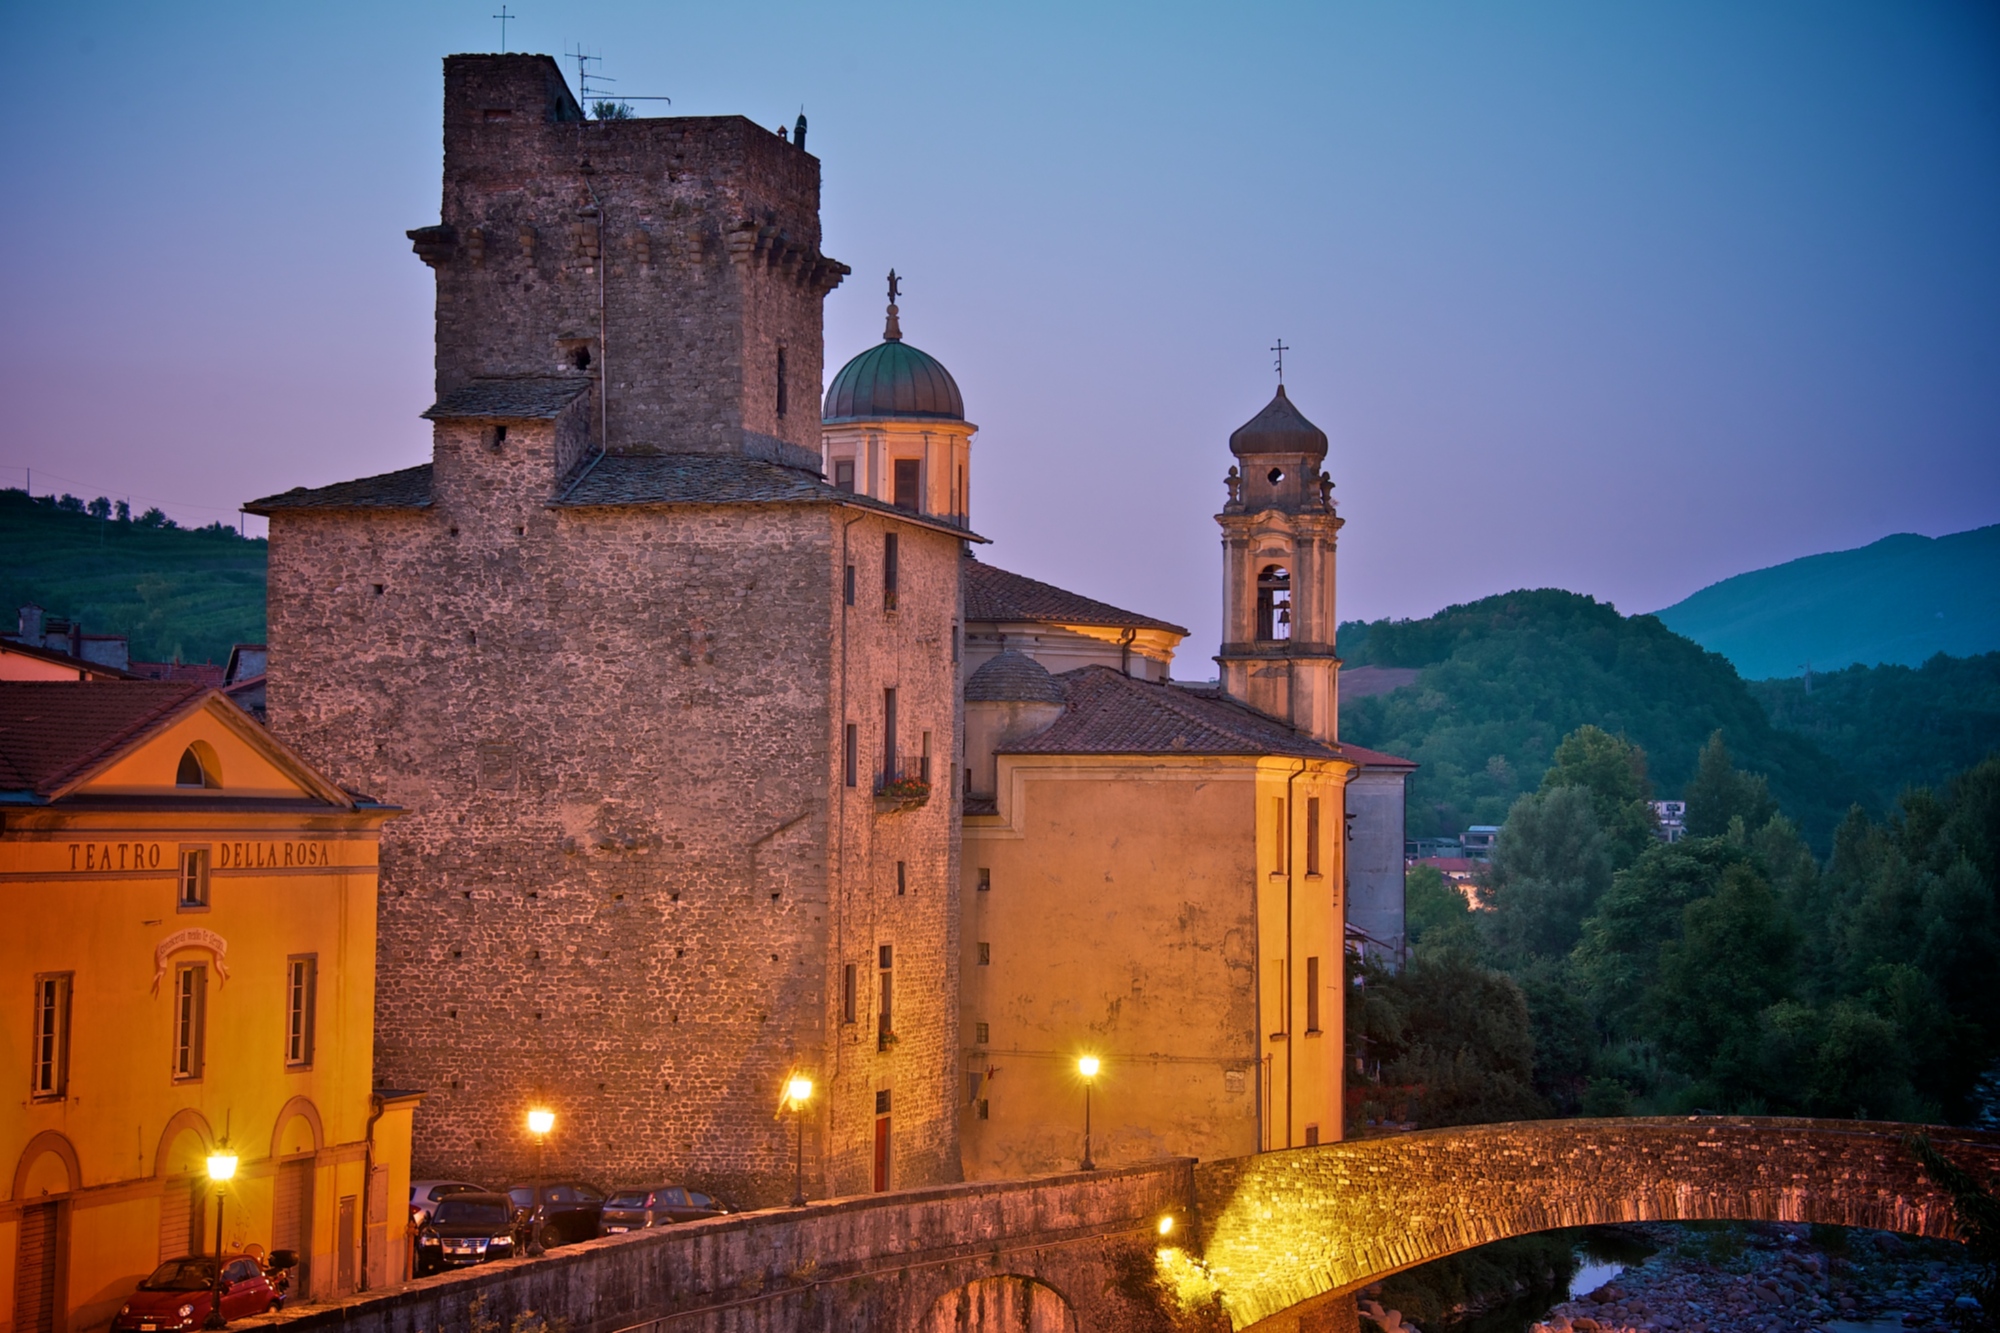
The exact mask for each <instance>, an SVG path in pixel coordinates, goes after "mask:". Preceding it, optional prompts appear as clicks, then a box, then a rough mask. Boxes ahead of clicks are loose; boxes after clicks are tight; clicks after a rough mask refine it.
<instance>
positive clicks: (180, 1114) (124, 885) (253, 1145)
mask: <svg viewBox="0 0 2000 1333" xmlns="http://www.w3.org/2000/svg"><path fill="white" fill-rule="evenodd" d="M396 813H397V811H396V810H394V809H393V808H391V807H387V806H383V805H380V804H377V803H375V802H372V801H370V800H368V799H367V798H366V797H362V796H357V795H355V794H353V793H351V792H347V791H344V790H342V789H341V788H340V787H338V786H336V785H335V784H334V783H332V782H331V781H329V780H328V779H326V778H325V777H323V776H321V775H320V774H318V773H316V772H315V771H314V770H313V769H312V768H311V767H309V766H308V765H307V764H305V763H304V762H303V761H302V760H301V759H299V758H298V756H296V755H295V754H293V753H292V752H291V751H289V750H288V749H286V748H285V747H284V746H283V745H281V744H279V743H278V742H277V741H275V740H273V739H272V738H271V737H270V735H269V734H267V733H266V732H265V731H264V730H263V728H261V727H260V726H258V724H257V723H256V722H255V721H254V720H253V719H252V718H250V717H249V716H248V715H247V714H245V713H244V712H243V711H242V710H240V709H239V708H237V707H236V706H235V705H234V704H233V703H231V702H229V700H228V699H226V698H225V697H224V696H223V695H222V694H220V693H219V692H217V691H214V690H210V689H205V688H202V687H199V686H191V685H187V684H181V683H167V682H150V681H144V682H141V681H105V682H76V683H45V682H16V681H7V682H0V893H4V895H5V915H6V920H7V923H8V925H7V929H6V930H5V931H4V932H0V1056H4V1058H0V1071H4V1076H5V1077H6V1078H8V1079H10V1080H12V1081H13V1083H14V1088H13V1089H12V1091H11V1092H10V1094H9V1095H8V1096H7V1097H5V1098H4V1099H0V1172H6V1173H8V1174H7V1175H6V1176H5V1177H4V1178H0V1185H4V1186H5V1187H6V1190H7V1193H6V1195H5V1201H4V1203H0V1329H4V1330H11V1331H12V1333H30V1331H34V1333H40V1331H41V1330H82V1329H88V1328H93V1327H101V1326H103V1325H104V1324H105V1323H106V1322H107V1321H108V1320H109V1319H110V1318H111V1317H112V1316H113V1315H114V1314H115V1313H116V1312H117V1310H118V1308H119V1306H120V1305H121V1304H122V1302H123V1301H124V1299H125V1297H126V1296H127V1295H128V1294H129V1293H130V1292H131V1291H132V1290H133V1288H134V1287H135V1286H136V1285H137V1283H138V1282H139V1281H140V1279H142V1278H143V1277H145V1276H146V1274H148V1273H149V1272H151V1271H152V1270H153V1268H154V1267H155V1266H157V1265H158V1264H159V1263H160V1262H161V1261H163V1260H165V1259H172V1258H176V1257H179V1256H181V1255H186V1254H193V1253H213V1252H214V1251H215V1248H216V1244H217V1220H218V1211H219V1213H220V1222H221V1245H222V1248H223V1250H224V1251H225V1252H236V1251H240V1250H244V1249H246V1248H248V1247H251V1246H258V1247H262V1248H263V1249H264V1250H267V1251H268V1250H272V1249H279V1248H288V1249H293V1250H296V1251H298V1252H299V1254H300V1255H301V1263H300V1266H299V1269H298V1270H297V1271H296V1272H295V1273H294V1274H293V1284H292V1297H293V1300H294V1301H295V1302H297V1301H301V1300H311V1299H314V1298H325V1297H331V1296H335V1295H340V1294H345V1293H347V1292H350V1291H353V1290H356V1289H359V1288H360V1287H362V1286H373V1285H380V1284H383V1283H387V1282H392V1281H398V1280H401V1279H402V1278H403V1277H404V1276H405V1275H406V1272H407V1262H408V1259H407V1254H408V1248H407V1247H408V1238H407V1234H406V1231H407V1228H406V1225H405V1219H406V1216H407V1209H406V1206H405V1203H404V1201H405V1200H406V1199H407V1197H408V1190H409V1142H410V1117H411V1114H412V1112H413V1111H414V1109H415V1107H416V1104H417V1101H418V1100H419V1098H418V1096H417V1094H415V1093H396V1092H389V1091H381V1090H377V1089H375V1088H374V1087H373V1086H372V1071H373V1019H374V1007H375V909H376V877H375V871H376V846H377V838H378V834H379V831H380V829H381V826H382V824H383V822H384V821H385V820H387V819H388V818H390V817H392V816H393V815H395V814H396ZM222 1149H226V1150H227V1151H228V1152H231V1153H234V1154H235V1155H236V1156H237V1158H238V1161H239V1165H238V1167H237V1169H236V1171H235V1175H234V1178H233V1179H232V1180H230V1181H229V1183H228V1184H227V1185H226V1186H221V1187H216V1186H213V1185H212V1184H211V1183H210V1182H209V1181H208V1179H207V1175H208V1172H207V1167H206V1163H207V1159H208V1158H209V1156H210V1154H211V1153H213V1152H217V1151H218V1150H222Z"/></svg>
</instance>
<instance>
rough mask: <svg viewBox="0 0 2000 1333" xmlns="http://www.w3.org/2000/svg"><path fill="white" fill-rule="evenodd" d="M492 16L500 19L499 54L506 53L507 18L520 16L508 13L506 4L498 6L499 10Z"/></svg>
mask: <svg viewBox="0 0 2000 1333" xmlns="http://www.w3.org/2000/svg"><path fill="white" fill-rule="evenodd" d="M493 17H494V18H496V19H499V20H500V54H501V55H503V56H504V55H506V54H507V20H508V19H517V18H519V17H521V16H520V15H519V14H509V13H508V12H507V6H505V5H502V6H500V12H499V13H498V14H495V15H493Z"/></svg>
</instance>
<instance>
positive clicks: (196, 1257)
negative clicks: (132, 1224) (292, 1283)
mask: <svg viewBox="0 0 2000 1333" xmlns="http://www.w3.org/2000/svg"><path fill="white" fill-rule="evenodd" d="M215 1262H216V1261H215V1256H214V1255H212V1254H189V1255H183V1256H182V1257H181V1258H179V1259H169V1260H167V1262H165V1263H163V1264H161V1265H160V1266H159V1267H158V1268H156V1269H154V1270H153V1274H152V1276H151V1277H149V1278H147V1279H146V1280H145V1281H144V1282H141V1283H140V1284H139V1289H138V1290H137V1291H135V1292H133V1293H132V1296H131V1299H129V1300H127V1301H126V1302H125V1304H124V1306H123V1308H121V1309H120V1310H119V1311H118V1316H117V1318H115V1319H113V1320H112V1321H111V1328H112V1330H113V1333H156V1330H157V1331H158V1333H165V1330H168V1329H183V1328H199V1327H201V1325H202V1322H203V1321H204V1320H206V1319H207V1318H208V1310H209V1303H210V1302H211V1301H212V1300H214V1296H215ZM277 1303H278V1291H277V1288H275V1287H273V1286H272V1285H271V1281H270V1279H269V1278H268V1277H266V1276H265V1274H264V1266H263V1265H262V1264H260V1263H258V1262H257V1261H256V1260H255V1259H252V1258H250V1257H249V1256H248V1255H236V1256H234V1257H231V1258H228V1259H225V1260H223V1263H222V1317H223V1318H225V1319H243V1318H247V1317H248V1316H250V1315H253V1314H262V1313H264V1311H266V1310H268V1309H270V1308H271V1307H272V1306H273V1305H276V1304H277Z"/></svg>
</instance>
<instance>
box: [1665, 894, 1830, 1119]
mask: <svg viewBox="0 0 2000 1333" xmlns="http://www.w3.org/2000/svg"><path fill="white" fill-rule="evenodd" d="M1797 947H1798V939H1797V933H1796V931H1795V930H1794V929H1793V926H1792V922H1791V917H1790V914H1789V913H1787V912H1786V911H1785V910H1784V908H1783V905H1782V904H1781V903H1780V902H1779V901H1778V898H1777V895H1776V894H1774V893H1772V892H1771V886H1770V885H1769V884H1768V883H1767V882H1765V880H1764V877H1763V876H1762V875H1760V874H1758V873H1757V871H1756V869H1755V868H1754V867H1753V866H1751V865H1750V864H1749V863H1748V862H1747V861H1739V862H1737V863H1736V864H1733V865H1730V866H1728V867H1727V868H1726V869H1724V871H1723V872H1722V882H1721V883H1720V884H1719V885H1718V886H1717V887H1716V890H1715V892H1714V893H1712V894H1710V895H1708V896H1706V897H1702V898H1697V899H1695V900H1694V901H1692V902H1690V903H1689V904H1688V905H1687V906H1686V907H1684V908H1682V909H1681V930H1680V938H1678V939H1669V940H1667V941H1666V942H1664V943H1663V944H1661V945H1660V955H1659V956H1660V962H1659V978H1658V981H1657V982H1656V984H1655V985H1654V986H1653V987H1652V989H1651V991H1650V993H1649V994H1648V995H1647V996H1646V1004H1645V1006H1644V1013H1643V1021H1644V1024H1645V1028H1646V1035H1647V1036H1650V1037H1651V1038H1652V1039H1653V1040H1655V1041H1656V1042H1658V1043H1659V1046H1660V1049H1661V1051H1662V1052H1664V1053H1665V1054H1666V1055H1667V1057H1668V1058H1669V1059H1671V1060H1673V1061H1674V1062H1675V1063H1676V1064H1677V1065H1678V1066H1679V1067H1680V1068H1681V1069H1682V1070H1683V1071H1685V1072H1686V1073H1687V1074H1689V1075H1690V1076H1692V1077H1694V1078H1696V1079H1698V1080H1704V1081H1706V1082H1708V1083H1709V1084H1710V1085H1711V1086H1712V1087H1713V1089H1714V1091H1715V1092H1716V1093H1717V1094H1719V1095H1720V1096H1721V1097H1722V1098H1723V1099H1725V1100H1726V1101H1729V1102H1731V1103H1733V1104H1736V1105H1745V1104H1748V1103H1749V1101H1750V1099H1751V1098H1752V1097H1759V1096H1761V1095H1762V1094H1763V1093H1764V1091H1765V1090H1766V1081H1765V1080H1764V1079H1763V1078H1762V1077H1761V1070H1762V1061H1761V1058H1760V1047H1761V1046H1762V1044H1763V1043H1762V1034H1761V1032H1760V1031H1759V1015H1761V1014H1762V1013H1763V1011H1764V1010H1766V1009H1768V1008H1770V1007H1771V1006H1772V1005H1774V1004H1776V1003H1778V1002H1779V1001H1780V1000H1784V999H1786V998H1788V997H1789V995H1790V993H1791V986H1792V959H1793V955H1794V953H1795V952H1796V950H1797Z"/></svg>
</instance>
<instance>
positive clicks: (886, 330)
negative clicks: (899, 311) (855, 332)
mask: <svg viewBox="0 0 2000 1333" xmlns="http://www.w3.org/2000/svg"><path fill="white" fill-rule="evenodd" d="M902 290H903V280H902V279H901V278H899V277H897V276H896V270H895V269H893V268H892V269H890V270H889V318H888V320H887V322H886V323H884V324H883V326H882V341H883V342H885V343H899V342H901V341H903V326H902V325H901V324H899V323H897V322H896V297H897V296H898V295H900V294H901V293H902Z"/></svg>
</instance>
